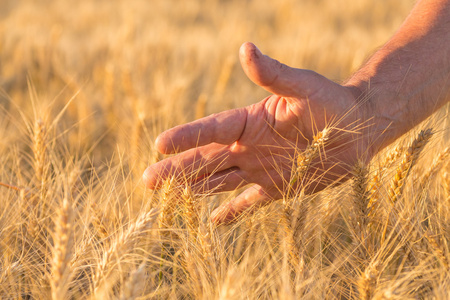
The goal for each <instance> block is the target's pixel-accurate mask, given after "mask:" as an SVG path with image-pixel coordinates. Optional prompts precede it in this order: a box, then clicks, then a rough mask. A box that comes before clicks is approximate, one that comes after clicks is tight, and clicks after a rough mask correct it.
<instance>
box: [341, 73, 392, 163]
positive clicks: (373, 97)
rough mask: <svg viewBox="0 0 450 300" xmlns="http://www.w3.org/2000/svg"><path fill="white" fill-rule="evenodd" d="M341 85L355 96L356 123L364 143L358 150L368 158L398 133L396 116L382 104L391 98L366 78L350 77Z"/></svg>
mask: <svg viewBox="0 0 450 300" xmlns="http://www.w3.org/2000/svg"><path fill="white" fill-rule="evenodd" d="M344 87H345V88H347V89H348V90H349V91H350V93H351V94H352V95H353V97H354V99H355V114H356V124H358V125H357V126H358V129H359V130H358V131H359V132H360V134H361V136H362V139H361V140H362V141H363V142H362V145H363V147H364V149H361V150H362V151H364V152H361V153H367V158H368V160H370V159H372V158H373V157H374V156H375V155H376V154H377V153H378V152H379V151H380V150H382V149H383V148H385V147H386V146H388V145H389V144H391V143H392V142H393V141H395V140H396V139H397V138H398V137H399V136H400V135H401V133H400V132H401V130H399V122H398V116H397V114H396V113H395V112H394V110H389V107H387V105H386V103H392V101H391V100H393V99H391V100H389V98H388V97H390V94H389V93H383V95H382V93H380V92H379V90H378V89H377V87H376V86H374V85H371V83H370V82H369V81H364V80H356V79H355V78H352V79H351V80H349V81H348V82H347V83H345V84H344Z"/></svg>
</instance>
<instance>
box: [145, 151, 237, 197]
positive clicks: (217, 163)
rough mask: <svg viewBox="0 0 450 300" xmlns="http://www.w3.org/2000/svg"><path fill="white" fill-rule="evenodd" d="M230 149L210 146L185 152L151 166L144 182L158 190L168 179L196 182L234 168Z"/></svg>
mask: <svg viewBox="0 0 450 300" xmlns="http://www.w3.org/2000/svg"><path fill="white" fill-rule="evenodd" d="M229 156H230V150H229V147H227V146H223V145H220V144H210V145H208V146H203V147H200V148H196V149H191V150H188V151H185V152H183V153H181V154H179V155H176V156H173V157H169V158H167V159H164V160H162V161H160V162H158V163H156V164H153V165H151V166H149V167H148V168H147V169H146V170H145V172H144V174H143V180H144V183H145V184H146V186H147V187H148V188H149V189H156V188H159V186H160V185H161V184H162V183H163V181H164V180H165V179H166V178H169V177H172V176H174V177H175V178H177V179H178V180H182V181H195V180H196V179H197V178H201V177H203V176H205V175H206V174H210V173H217V172H219V171H222V170H226V169H228V168H231V167H233V165H232V163H233V162H232V160H231V159H229Z"/></svg>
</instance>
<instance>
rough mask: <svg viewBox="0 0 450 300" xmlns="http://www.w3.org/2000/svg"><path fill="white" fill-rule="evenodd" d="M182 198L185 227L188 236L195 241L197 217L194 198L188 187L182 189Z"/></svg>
mask: <svg viewBox="0 0 450 300" xmlns="http://www.w3.org/2000/svg"><path fill="white" fill-rule="evenodd" d="M182 197H183V200H184V207H185V210H184V211H185V219H186V227H187V229H188V231H189V234H190V235H191V236H192V237H193V238H194V239H195V237H196V236H197V228H198V220H199V217H198V209H197V203H196V201H195V196H194V193H193V192H192V189H191V187H190V186H189V185H187V186H186V187H185V188H184V190H183V195H182Z"/></svg>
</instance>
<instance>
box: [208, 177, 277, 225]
mask: <svg viewBox="0 0 450 300" xmlns="http://www.w3.org/2000/svg"><path fill="white" fill-rule="evenodd" d="M272 201H273V198H272V197H270V195H268V194H267V193H266V192H265V191H264V189H263V188H262V187H261V186H259V185H255V186H253V187H250V188H248V189H247V190H245V191H244V192H243V193H242V194H240V195H239V196H237V197H236V198H235V199H233V200H231V201H230V202H228V203H225V204H222V205H221V206H220V207H218V208H216V209H215V210H214V211H213V212H212V213H211V220H212V221H213V222H214V223H216V224H226V223H230V222H233V221H234V220H236V218H237V217H238V216H239V215H241V214H242V213H243V212H245V211H248V210H255V209H257V208H259V207H261V206H264V205H267V204H269V203H270V202H272Z"/></svg>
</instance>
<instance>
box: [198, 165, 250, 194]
mask: <svg viewBox="0 0 450 300" xmlns="http://www.w3.org/2000/svg"><path fill="white" fill-rule="evenodd" d="M245 184H246V180H245V173H244V172H243V171H242V170H240V169H239V168H238V167H231V168H229V169H226V170H222V171H219V172H215V173H213V174H208V175H207V176H205V177H204V178H201V179H200V180H198V181H197V182H196V183H195V184H194V185H193V187H192V189H193V190H194V191H195V192H197V193H202V194H204V193H210V192H212V193H219V192H228V191H233V190H235V189H237V188H239V187H241V186H243V185H245Z"/></svg>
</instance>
